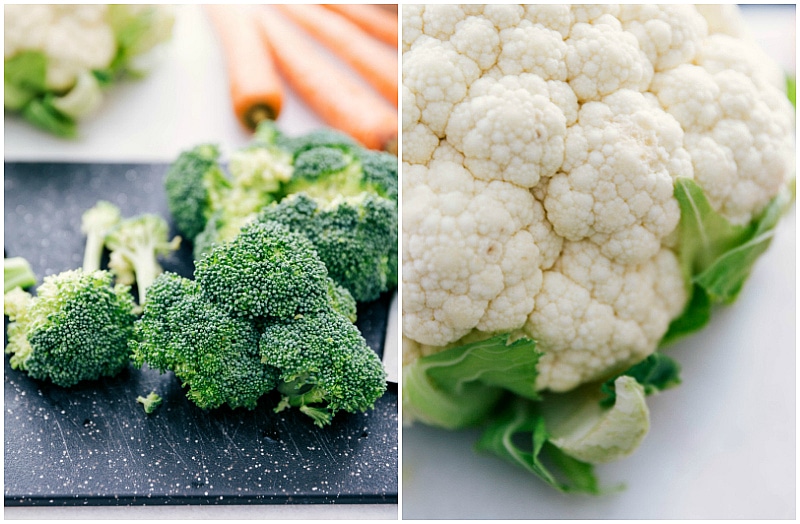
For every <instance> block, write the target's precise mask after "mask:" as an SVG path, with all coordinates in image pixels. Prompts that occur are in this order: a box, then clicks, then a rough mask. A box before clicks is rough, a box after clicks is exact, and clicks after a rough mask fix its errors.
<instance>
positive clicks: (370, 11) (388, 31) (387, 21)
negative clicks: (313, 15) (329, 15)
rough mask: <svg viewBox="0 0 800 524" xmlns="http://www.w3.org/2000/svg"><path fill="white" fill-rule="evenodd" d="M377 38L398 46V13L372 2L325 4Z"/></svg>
mask: <svg viewBox="0 0 800 524" xmlns="http://www.w3.org/2000/svg"><path fill="white" fill-rule="evenodd" d="M325 7H327V8H328V9H330V10H331V11H335V12H337V13H339V14H340V15H342V16H344V17H346V18H347V19H348V20H350V21H351V22H353V23H354V24H356V25H358V26H359V27H360V28H361V29H363V30H364V31H366V32H368V33H369V34H371V35H372V36H374V37H375V38H378V39H379V40H382V41H384V42H386V43H387V44H389V45H393V46H395V47H397V38H398V30H397V13H396V12H391V11H389V10H387V9H384V8H382V7H379V6H377V5H370V4H325Z"/></svg>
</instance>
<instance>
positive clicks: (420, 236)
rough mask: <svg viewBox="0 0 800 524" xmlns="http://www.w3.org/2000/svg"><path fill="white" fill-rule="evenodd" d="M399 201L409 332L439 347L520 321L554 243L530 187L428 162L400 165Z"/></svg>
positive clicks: (406, 327)
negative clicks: (477, 177)
mask: <svg viewBox="0 0 800 524" xmlns="http://www.w3.org/2000/svg"><path fill="white" fill-rule="evenodd" d="M403 206H404V208H403V274H404V275H405V281H404V288H403V331H404V332H405V333H406V334H407V335H408V336H409V337H411V338H413V339H414V340H417V341H419V342H421V343H423V344H430V345H439V346H441V345H444V344H447V343H448V342H451V341H453V340H456V339H459V338H461V337H462V336H464V335H465V334H467V333H469V332H470V331H471V330H472V329H474V328H476V327H477V328H478V329H481V330H482V331H490V332H491V331H497V330H508V329H513V328H516V327H519V326H521V325H522V324H524V322H525V319H526V318H527V316H528V313H530V311H531V309H533V297H534V296H535V295H536V293H537V292H538V289H539V286H540V285H541V277H542V270H541V267H542V263H543V261H544V260H545V259H552V258H553V257H554V255H553V252H558V250H559V249H560V245H559V242H558V239H557V238H555V237H554V236H553V234H552V232H551V231H550V230H549V229H548V228H547V227H546V226H545V224H546V222H545V221H544V212H543V211H542V209H541V206H540V205H538V203H537V202H536V201H535V199H534V198H533V196H532V195H531V194H530V192H529V191H526V190H525V189H523V188H520V187H517V186H514V185H511V184H507V183H505V182H499V181H494V182H488V183H487V182H482V181H478V180H475V179H474V177H473V176H472V175H471V174H470V173H469V172H468V171H467V170H466V169H464V167H463V166H462V165H460V164H457V163H453V162H450V161H437V160H434V161H432V162H431V163H430V165H429V166H419V165H408V164H404V166H403ZM487 209H491V210H492V212H491V213H487V212H485V210H487ZM543 247H544V248H546V249H547V250H549V251H551V252H550V253H548V254H547V256H543V254H542V248H543ZM455 254H458V256H454V255H455Z"/></svg>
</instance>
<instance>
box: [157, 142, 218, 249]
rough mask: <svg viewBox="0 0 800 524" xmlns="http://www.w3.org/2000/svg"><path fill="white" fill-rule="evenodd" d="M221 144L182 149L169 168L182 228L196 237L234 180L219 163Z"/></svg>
mask: <svg viewBox="0 0 800 524" xmlns="http://www.w3.org/2000/svg"><path fill="white" fill-rule="evenodd" d="M219 156H220V152H219V148H218V147H217V146H215V145H213V144H202V145H198V146H196V147H194V148H192V149H190V150H188V151H184V152H183V153H181V154H180V155H179V156H178V158H177V160H176V161H175V162H174V163H172V165H171V166H170V167H169V169H168V170H167V173H166V175H165V178H164V188H165V189H166V193H167V204H168V206H169V209H170V213H171V214H172V218H173V220H174V221H175V225H176V227H177V228H178V230H179V231H180V232H181V233H182V234H183V235H185V236H186V238H188V239H194V237H196V236H197V235H198V234H199V233H200V232H201V231H202V230H203V228H205V225H206V221H207V220H208V218H209V217H210V216H211V215H213V214H214V211H215V209H217V207H218V206H219V205H220V203H221V202H223V201H224V200H225V195H226V194H227V192H228V191H229V190H230V185H231V184H230V181H229V180H228V178H227V177H226V176H225V173H224V172H223V171H222V168H221V167H220V165H219Z"/></svg>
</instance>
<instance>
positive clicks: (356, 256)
mask: <svg viewBox="0 0 800 524" xmlns="http://www.w3.org/2000/svg"><path fill="white" fill-rule="evenodd" d="M259 221H275V222H279V223H281V224H284V225H285V226H287V227H288V228H289V229H290V230H292V231H293V232H295V233H301V234H303V235H305V236H306V238H308V239H309V240H310V241H311V243H312V244H313V245H314V248H315V249H316V251H317V253H318V255H319V258H320V259H321V260H322V262H323V263H324V264H325V266H326V268H327V270H328V274H329V275H330V277H331V278H332V279H333V280H334V281H336V282H337V283H338V284H339V285H341V286H342V287H344V288H345V289H347V290H348V291H349V292H350V293H351V294H352V295H353V298H355V299H356V301H358V302H367V301H371V300H375V299H377V298H378V297H379V296H380V294H381V293H383V292H385V291H388V290H389V289H391V288H393V287H394V286H395V285H396V284H397V275H396V274H397V235H398V229H397V209H396V207H395V204H394V202H392V201H391V200H387V199H385V198H382V197H379V196H377V195H374V194H372V193H368V192H362V193H359V194H358V195H357V196H354V197H350V198H337V199H334V200H333V201H331V202H329V203H325V204H320V203H319V202H317V201H316V200H315V199H313V198H311V197H310V196H308V195H307V194H306V193H297V194H295V195H291V196H289V197H286V198H285V199H283V200H282V201H281V202H280V203H278V204H273V205H270V206H267V207H266V208H264V209H263V210H262V212H261V214H260V215H259Z"/></svg>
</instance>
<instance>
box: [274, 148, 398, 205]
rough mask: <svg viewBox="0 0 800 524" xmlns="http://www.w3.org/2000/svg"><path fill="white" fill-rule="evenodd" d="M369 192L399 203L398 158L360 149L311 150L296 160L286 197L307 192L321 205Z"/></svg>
mask: <svg viewBox="0 0 800 524" xmlns="http://www.w3.org/2000/svg"><path fill="white" fill-rule="evenodd" d="M392 164H393V165H394V168H393V171H392V168H391V167H390V166H391V165H392ZM365 191H366V192H369V193H374V194H376V195H379V196H382V197H384V198H392V199H394V200H395V201H396V199H397V157H395V156H394V155H391V154H388V153H379V152H368V151H366V150H364V149H362V148H360V147H358V146H353V147H342V146H317V147H311V148H308V149H304V150H302V151H301V152H299V153H298V154H297V156H296V157H295V160H294V172H293V174H292V178H291V180H290V181H289V183H288V184H286V189H285V192H286V194H293V193H299V192H305V193H308V194H309V195H310V196H312V197H313V198H315V199H317V200H320V201H331V200H334V199H336V198H340V197H348V196H353V195H357V194H359V193H362V192H365Z"/></svg>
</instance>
